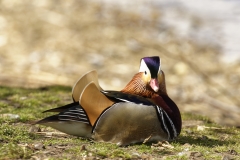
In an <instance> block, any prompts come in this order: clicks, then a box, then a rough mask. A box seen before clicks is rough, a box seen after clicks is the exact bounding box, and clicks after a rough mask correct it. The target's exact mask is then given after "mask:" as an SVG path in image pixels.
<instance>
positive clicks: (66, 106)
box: [43, 102, 79, 113]
mask: <svg viewBox="0 0 240 160" xmlns="http://www.w3.org/2000/svg"><path fill="white" fill-rule="evenodd" d="M74 106H79V102H73V103H70V104H67V105H65V106H61V107H57V108H52V109H49V110H46V111H43V113H45V112H63V111H65V110H67V109H69V108H72V107H74Z"/></svg>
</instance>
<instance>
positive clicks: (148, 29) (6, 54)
mask: <svg viewBox="0 0 240 160" xmlns="http://www.w3.org/2000/svg"><path fill="white" fill-rule="evenodd" d="M239 8H240V2H239V1H225V0H218V1H206V0H203V1H199V2H195V1H194V2H192V1H190V0H138V1H127V0H122V1H117V0H92V1H89V0H68V1H64V0H41V1H39V0H24V1H19V0H11V1H9V0H0V85H4V86H19V87H27V88H30V87H31V88H32V87H35V88H37V87H43V86H51V85H65V86H72V85H73V84H74V82H75V81H76V80H77V79H78V78H79V77H80V76H81V75H82V74H84V73H85V72H87V71H90V70H93V69H95V70H97V71H98V73H99V80H100V85H101V86H102V87H103V88H104V89H115V90H119V89H122V88H123V87H124V86H125V85H126V84H127V82H128V81H129V80H130V79H131V78H132V76H133V75H134V74H135V73H136V72H138V67H139V62H140V58H142V57H145V56H153V55H158V56H160V57H161V59H162V69H163V71H164V72H165V74H166V83H167V90H168V94H169V96H170V97H171V98H172V99H173V100H174V101H175V102H176V103H177V105H178V106H179V108H180V110H181V112H187V113H193V114H199V115H204V116H208V117H210V118H211V119H212V120H213V121H215V122H217V123H219V124H222V125H230V126H240V121H239V119H240V118H239V117H240V107H239V106H240V98H239V94H240V87H239V86H240V65H239V64H240V45H239V44H240V32H239V28H240V9H239Z"/></svg>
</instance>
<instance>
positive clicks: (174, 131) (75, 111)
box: [37, 56, 182, 146]
mask: <svg viewBox="0 0 240 160" xmlns="http://www.w3.org/2000/svg"><path fill="white" fill-rule="evenodd" d="M72 98H73V103H71V104H68V105H65V106H62V107H58V108H54V109H50V110H47V111H44V112H59V113H58V114H56V115H53V116H50V117H47V118H44V119H42V120H40V121H38V122H37V124H42V125H45V126H50V127H52V128H55V129H57V130H59V131H61V132H64V133H67V134H70V135H74V136H80V137H85V138H93V139H94V140H95V141H99V142H111V143H115V144H117V145H121V146H124V145H129V144H133V143H138V142H140V143H141V142H152V141H169V140H173V139H175V138H176V137H177V136H178V135H179V134H180V132H181V127H182V120H181V115H180V111H179V109H178V107H177V105H176V104H175V103H174V102H173V101H172V100H171V99H170V98H169V97H168V94H167V90H166V84H165V75H164V72H163V71H162V70H161V62H160V58H159V57H158V56H155V57H144V58H142V59H141V62H140V68H139V72H138V73H137V74H135V75H134V77H133V78H132V80H131V81H130V82H129V83H128V84H127V85H126V87H125V88H124V89H123V90H121V91H108V90H103V89H102V88H101V87H100V85H99V83H98V76H97V72H96V71H90V72H88V73H86V74H85V75H83V76H82V77H81V78H80V79H79V80H78V81H77V82H76V83H75V85H74V86H73V89H72Z"/></svg>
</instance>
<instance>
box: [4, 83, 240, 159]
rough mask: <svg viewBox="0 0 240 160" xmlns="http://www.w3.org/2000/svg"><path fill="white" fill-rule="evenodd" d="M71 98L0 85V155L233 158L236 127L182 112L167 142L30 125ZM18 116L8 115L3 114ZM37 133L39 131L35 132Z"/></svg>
mask: <svg viewBox="0 0 240 160" xmlns="http://www.w3.org/2000/svg"><path fill="white" fill-rule="evenodd" d="M70 102H71V88H70V87H63V86H52V87H46V88H39V89H22V88H9V87H0V115H1V116H0V124H1V125H0V142H1V143H0V159H38V158H40V159H44V158H48V159H74V158H75V159H83V158H85V159H103V158H105V159H114V158H122V159H161V158H162V159H222V158H228V159H238V158H240V157H239V154H240V143H239V139H240V134H239V133H240V130H239V129H238V128H233V127H231V128H227V127H222V126H219V125H217V124H215V123H213V122H211V121H209V119H207V118H205V117H200V116H196V115H189V114H184V113H182V116H183V120H184V127H183V130H182V132H181V135H180V136H179V138H178V139H176V140H175V141H173V142H169V144H168V143H158V144H136V145H131V146H127V147H118V146H116V145H114V144H108V143H97V142H94V141H91V140H85V139H81V138H78V137H73V136H68V135H65V134H60V132H56V131H55V130H53V129H51V128H48V127H44V126H33V125H32V124H31V123H32V122H34V121H36V120H39V119H41V118H44V117H46V116H48V115H50V114H49V113H41V112H42V111H44V110H46V109H50V108H54V107H57V106H61V105H64V104H67V103H70ZM6 114H16V115H19V118H18V119H11V118H9V115H6ZM40 133H42V134H40Z"/></svg>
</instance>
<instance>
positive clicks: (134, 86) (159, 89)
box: [122, 56, 167, 97]
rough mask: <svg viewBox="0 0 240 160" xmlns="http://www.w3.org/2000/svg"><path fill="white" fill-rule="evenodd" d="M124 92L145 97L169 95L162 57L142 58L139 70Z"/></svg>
mask: <svg viewBox="0 0 240 160" xmlns="http://www.w3.org/2000/svg"><path fill="white" fill-rule="evenodd" d="M122 92H125V93H130V94H131V93H133V94H137V95H140V96H144V97H151V96H152V95H153V94H164V95H167V92H166V85H165V76H164V72H163V71H162V70H161V59H160V58H159V57H158V56H153V57H144V58H142V59H141V61H140V67H139V72H138V73H137V74H135V75H134V77H133V78H132V80H131V81H130V82H129V83H128V84H127V86H126V87H125V88H124V89H123V90H122Z"/></svg>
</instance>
